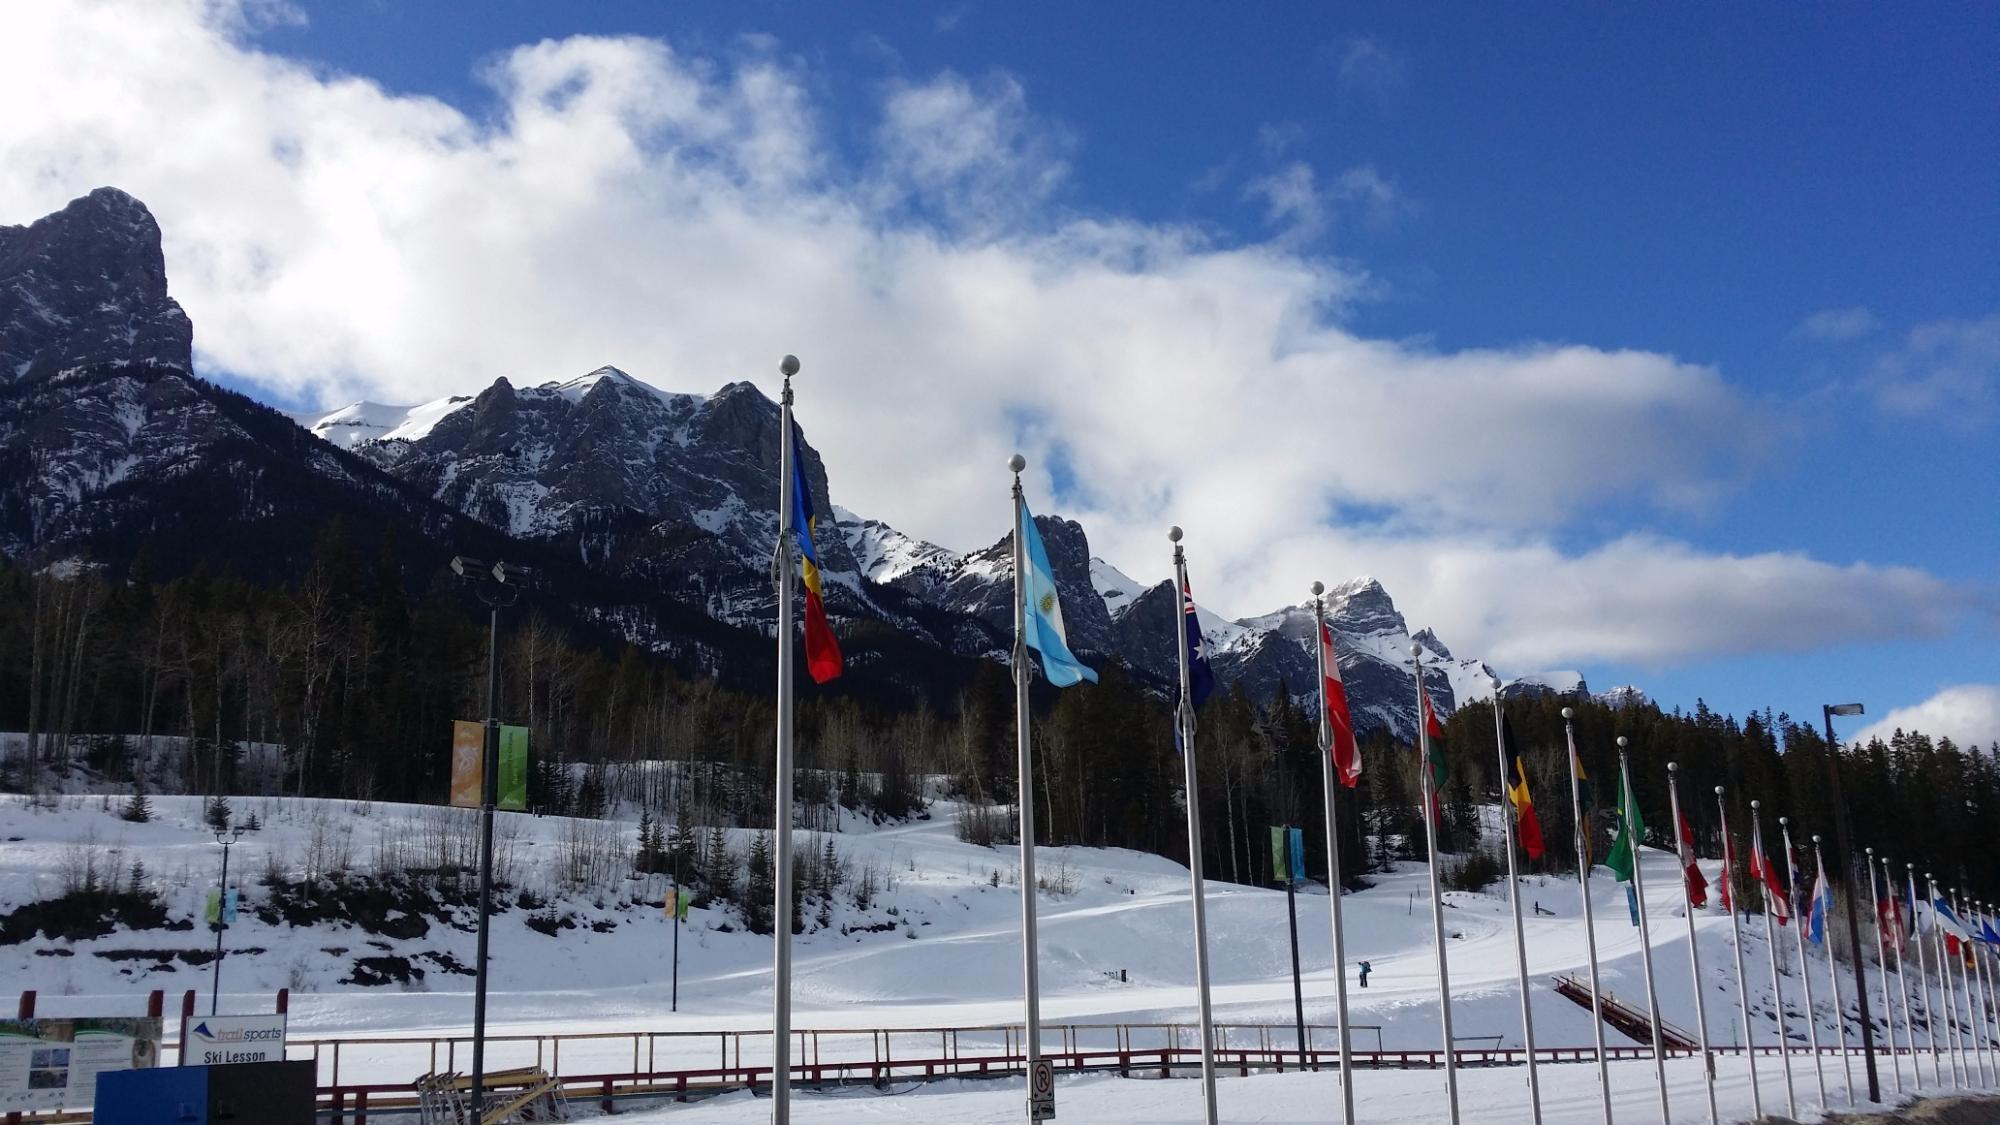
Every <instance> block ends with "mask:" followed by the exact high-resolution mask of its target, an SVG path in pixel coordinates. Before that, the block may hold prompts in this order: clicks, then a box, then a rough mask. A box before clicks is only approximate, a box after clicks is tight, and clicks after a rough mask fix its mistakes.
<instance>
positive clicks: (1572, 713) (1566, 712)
mask: <svg viewBox="0 0 2000 1125" xmlns="http://www.w3.org/2000/svg"><path fill="white" fill-rule="evenodd" d="M1575 717H1576V710H1575V709H1574V708H1570V707H1565V708H1563V718H1565V719H1570V718H1575Z"/></svg>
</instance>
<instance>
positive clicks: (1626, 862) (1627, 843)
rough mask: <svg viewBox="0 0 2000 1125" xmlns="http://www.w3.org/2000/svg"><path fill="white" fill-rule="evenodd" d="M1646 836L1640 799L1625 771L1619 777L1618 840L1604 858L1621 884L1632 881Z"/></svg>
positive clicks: (1606, 864)
mask: <svg viewBox="0 0 2000 1125" xmlns="http://www.w3.org/2000/svg"><path fill="white" fill-rule="evenodd" d="M1645 835H1646V822H1645V821H1644V820H1642V819H1640V817H1639V797H1638V795H1637V794H1635V793H1633V792H1632V778H1631V776H1630V775H1629V774H1628V773H1626V772H1625V771H1623V770H1620V771H1619V776H1618V838H1617V839H1616V840H1614V841H1613V842H1612V844H1611V854H1610V855H1607V856H1605V857H1604V866H1606V867H1609V868H1610V869H1611V873H1612V874H1613V875H1616V876H1617V877H1618V881H1619V882H1621V883H1629V882H1631V881H1632V865H1633V864H1634V863H1637V862H1638V857H1639V841H1640V840H1642V839H1644V838H1645Z"/></svg>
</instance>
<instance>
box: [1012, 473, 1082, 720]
mask: <svg viewBox="0 0 2000 1125" xmlns="http://www.w3.org/2000/svg"><path fill="white" fill-rule="evenodd" d="M1021 532H1022V534H1021V542H1022V545H1023V546H1025V547H1026V548H1027V549H1026V550H1025V551H1024V552H1023V553H1024V554H1025V555H1027V557H1028V571H1027V576H1026V577H1027V582H1026V585H1025V587H1024V588H1025V592H1026V595H1027V602H1028V612H1027V613H1026V614H1024V615H1023V616H1022V620H1021V631H1022V638H1021V639H1022V640H1024V641H1026V642H1027V645H1028V647H1029V648H1032V649H1034V650H1035V651H1036V652H1039V653H1041V654H1042V672H1043V674H1044V675H1046V676H1048V678H1049V682H1050V683H1052V684H1054V685H1056V686H1057V687H1071V686H1074V685H1075V684H1076V683H1077V681H1079V680H1089V681H1090V682H1091V683H1093V684H1094V683H1096V682H1097V673H1096V672H1094V671H1092V670H1090V669H1089V668H1086V667H1084V666H1083V662H1082V661H1079V660H1078V659H1077V658H1076V656H1075V655H1074V654H1072V653H1071V652H1070V651H1069V641H1068V639H1067V638H1066V637H1065V636H1064V635H1063V616H1062V599H1061V598H1059V597H1057V596H1056V580H1055V578H1054V576H1053V575H1052V574H1050V571H1049V553H1048V551H1047V550H1045V549H1043V547H1042V533H1041V532H1040V531H1038V530H1036V528H1035V515H1034V513H1033V512H1030V511H1028V502H1027V501H1026V500H1023V501H1021Z"/></svg>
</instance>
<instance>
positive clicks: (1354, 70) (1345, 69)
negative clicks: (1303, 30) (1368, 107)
mask: <svg viewBox="0 0 2000 1125" xmlns="http://www.w3.org/2000/svg"><path fill="white" fill-rule="evenodd" d="M1328 54H1329V55H1330V56H1331V57H1332V59H1333V61H1334V64H1335V67H1336V70H1337V72H1338V74H1339V76H1340V84H1341V86H1342V87H1343V88H1345V89H1348V90H1351V91H1354V92H1357V93H1362V94H1366V95H1368V96H1369V97H1372V98H1374V99H1375V100H1377V101H1379V102H1387V101H1389V100H1390V99H1391V98H1393V97H1395V96H1396V95H1397V94H1400V93H1401V92H1402V91H1403V86H1404V84H1405V83H1406V82H1407V81H1408V71H1409V67H1408V66H1407V65H1406V64H1405V62H1404V61H1403V56H1402V55H1401V54H1400V53H1398V52H1396V51H1395V50H1392V49H1391V48H1390V47H1389V45H1388V44H1386V43H1384V42H1382V41H1381V40H1379V39H1375V38H1372V37H1370V36H1366V35H1353V36H1349V37H1348V38H1346V39H1344V40H1342V41H1341V42H1340V43H1339V44H1338V45H1337V46H1335V47H1334V48H1332V49H1331V50H1330V51H1329V52H1328Z"/></svg>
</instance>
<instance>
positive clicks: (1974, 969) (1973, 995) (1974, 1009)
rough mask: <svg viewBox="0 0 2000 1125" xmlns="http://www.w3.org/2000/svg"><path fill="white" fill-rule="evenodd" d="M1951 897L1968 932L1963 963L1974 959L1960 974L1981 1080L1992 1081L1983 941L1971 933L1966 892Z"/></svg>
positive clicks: (1955, 893) (1962, 926)
mask: <svg viewBox="0 0 2000 1125" xmlns="http://www.w3.org/2000/svg"><path fill="white" fill-rule="evenodd" d="M1951 897H1952V909H1953V910H1956V911H1957V912H1958V917H1959V921H1960V923H1961V928H1963V929H1964V930H1965V931H1966V934H1967V937H1966V940H1965V942H1964V945H1963V950H1964V952H1963V953H1961V954H1960V956H1959V964H1960V965H1964V964H1965V961H1966V959H1967V958H1968V957H1969V958H1970V959H1971V961H1972V964H1971V965H1970V966H1968V967H1966V968H1964V969H1963V970H1962V971H1961V972H1960V974H1959V975H1960V978H1961V979H1964V980H1966V986H1965V993H1966V1007H1967V1008H1968V1009H1970V1011H1969V1012H1968V1014H1967V1020H1966V1022H1967V1023H1968V1024H1970V1025H1971V1028H1972V1046H1973V1054H1974V1057H1976V1058H1978V1059H1979V1061H1980V1065H1981V1067H1982V1070H1981V1080H1982V1081H1984V1082H1988V1083H1990V1082H1991V1081H1992V1079H1991V1077H1990V1076H1991V1074H1992V1065H1991V1064H1992V1057H1991V1054H1990V1053H1989V1050H1988V1047H1987V1043H1986V1027H1985V1023H1986V1017H1985V1016H1984V1015H1983V1014H1982V1013H1981V1010H1980V1006H1981V1001H1982V999H1983V994H1984V992H1985V984H1986V982H1985V979H1984V976H1983V974H1981V973H1980V972H1979V944H1978V942H1976V941H1974V940H1972V938H1971V936H1970V935H1971V934H1972V933H1973V932H1974V931H1973V927H1972V912H1971V911H1970V910H1968V909H1966V904H1965V897H1964V892H1962V891H1959V890H1953V891H1952V893H1951Z"/></svg>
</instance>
